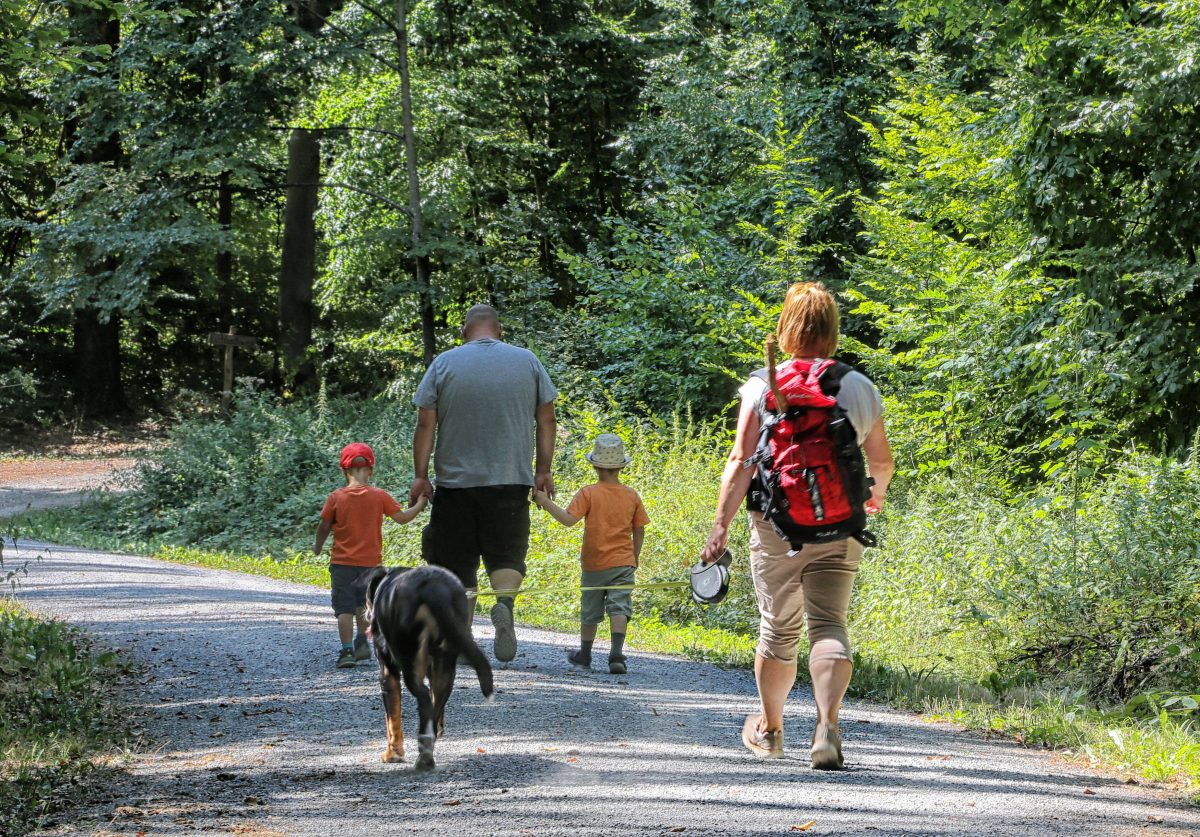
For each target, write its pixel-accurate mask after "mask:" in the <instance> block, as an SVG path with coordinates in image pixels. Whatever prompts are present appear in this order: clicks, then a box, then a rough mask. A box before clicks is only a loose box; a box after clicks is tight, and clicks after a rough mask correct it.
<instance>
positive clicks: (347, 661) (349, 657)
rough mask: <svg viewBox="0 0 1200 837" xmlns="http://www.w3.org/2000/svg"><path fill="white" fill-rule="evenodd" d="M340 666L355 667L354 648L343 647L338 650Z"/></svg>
mask: <svg viewBox="0 0 1200 837" xmlns="http://www.w3.org/2000/svg"><path fill="white" fill-rule="evenodd" d="M337 667H338V668H354V649H353V648H343V649H342V650H341V651H339V652H338V658H337Z"/></svg>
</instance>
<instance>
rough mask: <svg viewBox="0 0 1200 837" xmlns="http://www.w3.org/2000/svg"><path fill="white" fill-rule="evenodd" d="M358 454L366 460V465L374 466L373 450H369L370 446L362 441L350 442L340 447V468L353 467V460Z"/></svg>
mask: <svg viewBox="0 0 1200 837" xmlns="http://www.w3.org/2000/svg"><path fill="white" fill-rule="evenodd" d="M360 456H361V457H362V458H363V459H365V460H367V465H368V466H370V467H372V468H374V467H375V451H373V450H371V446H370V445H368V444H366V443H364V442H351V443H350V444H348V445H346V447H344V448H342V470H343V471H345V470H347V469H349V468H353V467H354V460H355V459H356V458H358V457H360Z"/></svg>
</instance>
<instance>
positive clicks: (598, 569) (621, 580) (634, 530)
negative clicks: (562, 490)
mask: <svg viewBox="0 0 1200 837" xmlns="http://www.w3.org/2000/svg"><path fill="white" fill-rule="evenodd" d="M586 459H587V461H588V462H590V463H591V465H592V467H593V468H595V469H596V477H597V480H596V482H594V483H592V484H591V485H585V486H584V487H583V488H581V489H579V492H578V493H577V494H576V495H575V497H574V499H572V500H571V503H570V505H569V506H567V508H566V509H563V508H561V507H559V506H558V505H556V504H555V502H554V501H553V500H551V499H550V497H549V495H547V494H546V492H544V491H537V492H534V496H533V501H534V502H535V503H537V504H538V505H539V506H541V507H542V508H543V509H545V510H546V511H547V512H549V514H550V516H551V517H553V518H554V519H555V520H557V521H558V522H559V523H561V524H563V525H564V526H574V525H575V524H576V523H578V522H579V521H580V520H583V521H585V522H584V525H583V549H582V550H581V552H580V556H579V557H580V563H581V564H582V583H581V585H580V586H582V587H585V588H587V587H602V588H608V587H624V588H626V589H601V590H587V589H585V590H583V591H582V592H581V595H580V608H579V650H578V651H574V652H572V653H571V654H569V655H568V656H567V659H568V661H570V663H571V664H572V665H575V666H579V667H580V668H588V669H590V668H591V667H592V643H593V642H594V641H595V639H596V629H597V627H599V625H600V623H601V622H603V621H604V614H605V613H607V614H608V619H609V623H610V626H611V628H612V647H611V649H610V650H609V655H608V671H609V673H610V674H624V673H625V671H626V662H625V654H624V646H625V636H626V632H627V631H628V629H629V619H630V617H631V616H633V597H632V595H631V591H630V590H629V589H628V588H629V587H630V586H632V585H633V574H634V570H635V569H636V568H637V564H638V556H639V555H641V552H642V542H643V540H644V538H645V534H646V524H647V523H649V522H650V518H649V517H648V516H647V515H646V509H645V508H644V507H643V506H642V498H641V497H640V496H638V493H637V492H636V491H634V490H633V489H632V488H630V487H629V486H627V485H624V484H622V483H621V469H622V468H624V467H625V466H626V465H628V464H629V463H630V462H632V461H633V460H632V459H631V458H630V457H629V456H627V455H626V454H625V446H624V444H622V442H621V439H620V437H618V436H615V435H613V434H612V433H604V434H601V435H600V436H597V437H596V441H595V443H594V444H593V445H592V451H591V453H589V454H588V455H587V457H586Z"/></svg>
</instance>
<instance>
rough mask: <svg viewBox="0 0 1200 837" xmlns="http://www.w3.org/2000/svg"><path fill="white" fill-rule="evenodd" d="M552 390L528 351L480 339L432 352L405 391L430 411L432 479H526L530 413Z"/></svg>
mask: <svg viewBox="0 0 1200 837" xmlns="http://www.w3.org/2000/svg"><path fill="white" fill-rule="evenodd" d="M557 395H558V390H556V389H555V388H554V384H553V383H551V381H550V376H549V375H547V374H546V370H545V368H544V367H543V366H542V363H541V361H539V360H538V359H537V356H536V355H534V353H533V352H531V351H529V350H528V349H522V348H519V347H517V346H510V345H508V344H507V343H502V342H501V341H499V340H493V339H491V338H484V339H482V340H473V341H471V342H470V343H464V344H463V345H461V346H458V347H457V348H454V349H451V350H450V351H448V352H443V353H442V354H440V355H438V356H437V357H436V358H434V360H433V363H431V364H429V369H427V370H426V371H425V377H424V378H422V379H421V384H420V386H418V387H417V392H416V394H415V395H413V403H414V404H416V405H417V406H418V407H424V408H427V409H434V408H436V409H437V421H438V423H437V446H436V447H435V449H434V453H433V467H434V471H435V472H436V473H437V484H438V485H439V486H442V487H445V488H473V487H476V486H481V485H533V445H534V428H535V418H534V415H535V411H536V410H537V408H538V407H540V406H541V405H542V404H548V403H549V402H551V401H553V400H554V399H555V397H557Z"/></svg>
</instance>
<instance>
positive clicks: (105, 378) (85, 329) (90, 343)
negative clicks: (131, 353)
mask: <svg viewBox="0 0 1200 837" xmlns="http://www.w3.org/2000/svg"><path fill="white" fill-rule="evenodd" d="M74 325H75V328H74V332H75V341H74V349H75V394H76V398H77V399H78V401H79V405H80V406H81V407H82V408H83V414H84V415H85V416H86V417H88V418H111V417H113V416H116V415H119V414H121V413H123V412H124V411H125V408H126V405H125V390H124V389H123V388H122V386H121V343H120V338H121V320H120V318H119V317H118V315H116V314H113V315H112V316H111V317H109V318H108V320H107V321H101V319H100V315H99V314H98V313H97V312H96V311H95V310H93V309H91V308H83V309H79V310H77V311H76V312H75V324H74Z"/></svg>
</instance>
